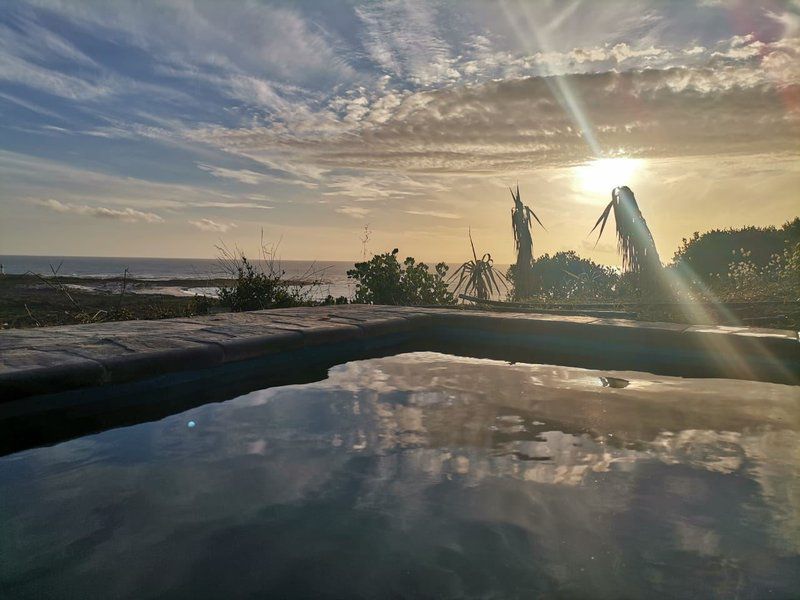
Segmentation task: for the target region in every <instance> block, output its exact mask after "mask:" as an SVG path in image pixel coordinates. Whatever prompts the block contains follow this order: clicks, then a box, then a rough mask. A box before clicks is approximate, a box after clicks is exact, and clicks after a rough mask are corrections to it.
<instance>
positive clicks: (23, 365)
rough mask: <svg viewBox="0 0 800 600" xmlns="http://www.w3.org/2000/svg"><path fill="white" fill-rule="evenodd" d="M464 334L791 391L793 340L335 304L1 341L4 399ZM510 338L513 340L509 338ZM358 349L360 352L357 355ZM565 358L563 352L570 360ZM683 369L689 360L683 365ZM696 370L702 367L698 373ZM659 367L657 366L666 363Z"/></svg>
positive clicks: (41, 332)
mask: <svg viewBox="0 0 800 600" xmlns="http://www.w3.org/2000/svg"><path fill="white" fill-rule="evenodd" d="M452 334H457V337H458V336H460V337H459V338H458V339H461V340H464V343H473V344H474V343H481V340H483V341H486V342H487V343H492V344H494V345H495V346H497V347H500V348H502V347H503V344H504V343H506V342H505V341H504V340H507V343H508V344H509V349H512V345H513V347H514V348H517V349H520V348H523V347H524V348H530V349H534V350H535V351H536V353H537V356H539V357H541V356H543V355H544V356H547V353H548V352H550V351H552V356H553V357H563V356H565V355H566V354H570V355H575V356H579V357H581V356H582V357H586V358H587V360H588V359H590V358H591V357H592V356H600V355H603V354H607V353H613V352H617V353H621V354H622V355H625V356H634V357H635V354H636V353H637V352H638V353H641V354H643V355H648V356H650V357H651V358H652V359H653V360H654V361H656V362H657V361H661V362H662V363H663V362H664V361H670V360H671V361H672V362H673V363H674V365H673V367H674V368H682V367H681V365H685V366H686V368H689V367H693V368H694V369H695V370H702V368H703V365H705V364H707V365H708V366H709V367H710V368H711V369H712V370H713V369H716V371H714V373H718V374H722V375H726V376H736V377H743V378H756V379H757V378H768V379H777V380H786V381H794V378H796V377H797V375H798V370H799V369H800V342H798V337H797V332H793V331H779V330H772V329H755V328H748V327H726V326H722V327H718V326H687V325H681V324H675V323H648V322H638V321H628V320H623V319H597V318H596V317H582V316H559V315H550V314H537V313H511V312H503V313H497V312H491V311H485V310H466V309H460V308H432V307H400V306H368V305H333V306H322V307H300V308H290V309H276V310H264V311H254V312H247V313H229V314H216V315H209V316H202V317H191V318H181V319H168V320H162V321H123V322H115V323H97V324H89V325H70V326H64V327H52V328H44V329H30V330H7V331H2V332H0V400H6V399H8V398H13V397H19V396H25V395H34V394H41V393H44V392H48V391H61V390H67V389H73V388H76V387H85V386H94V385H98V384H102V383H118V382H122V381H133V380H137V379H143V378H149V377H153V376H155V375H158V374H163V373H169V372H177V371H182V370H197V369H203V368H208V367H213V366H215V365H218V364H222V363H230V362H237V361H244V360H248V359H255V358H259V357H262V356H271V355H277V354H280V353H282V352H289V351H294V350H298V349H301V348H314V347H334V346H335V345H336V344H357V345H360V346H361V347H362V348H364V349H367V348H375V347H378V346H382V347H384V346H385V345H386V344H387V343H389V344H391V343H396V342H392V341H391V340H393V339H395V340H396V339H397V336H401V337H404V338H405V339H411V340H417V342H418V343H420V344H422V343H423V342H425V341H426V340H427V341H431V340H433V339H435V338H436V337H437V336H443V335H444V336H445V337H446V336H447V335H452ZM503 336H507V337H506V338H504V337H503ZM350 347H351V348H352V346H350ZM565 353H566V354H565ZM681 361H683V362H681ZM690 363H695V364H694V365H692V364H690ZM659 364H660V363H659Z"/></svg>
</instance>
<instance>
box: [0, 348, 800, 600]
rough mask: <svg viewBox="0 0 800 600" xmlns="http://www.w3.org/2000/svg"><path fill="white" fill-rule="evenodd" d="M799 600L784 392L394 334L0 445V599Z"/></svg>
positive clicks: (798, 519)
mask: <svg viewBox="0 0 800 600" xmlns="http://www.w3.org/2000/svg"><path fill="white" fill-rule="evenodd" d="M601 377H602V378H605V379H601ZM609 377H611V378H612V379H610V380H609V379H608V378H609ZM609 381H610V382H611V383H612V384H613V385H609ZM627 382H629V383H627ZM604 384H605V385H604ZM798 595H800V394H799V393H798V388H796V387H788V386H781V385H775V384H764V383H750V382H742V381H728V380H691V379H678V378H670V377H656V376H652V375H646V374H643V373H633V372H598V371H590V370H585V369H576V368H566V367H555V366H546V365H529V364H514V365H509V364H508V363H503V362H497V361H488V360H477V359H468V358H458V357H452V356H446V355H442V354H434V353H413V354H405V355H399V356H395V357H390V358H382V359H374V360H366V361H359V362H353V363H348V364H345V365H342V366H339V367H335V368H334V369H332V370H331V372H330V376H329V378H328V379H327V380H325V381H323V382H320V383H315V384H308V385H299V386H288V387H281V388H273V389H267V390H262V391H257V392H253V393H251V394H247V395H245V396H241V397H239V398H235V399H232V400H230V401H228V402H224V403H221V404H212V405H207V406H203V407H201V408H197V409H194V410H191V411H188V412H185V413H182V414H179V415H175V416H172V417H169V418H166V419H164V420H162V421H159V422H156V423H148V424H143V425H138V426H134V427H127V428H124V429H117V430H113V431H108V432H105V433H102V434H98V435H93V436H88V437H85V438H81V439H78V440H74V441H71V442H67V443H63V444H59V445H57V446H54V447H51V448H42V449H37V450H31V451H27V452H23V453H20V454H16V455H13V456H8V457H5V458H2V459H0V597H3V598H81V599H84V598H137V599H140V598H207V597H216V598H271V597H328V598H356V597H361V598H372V597H376V598H381V597H437V598H438V597H473V598H536V597H545V598H549V597H568V598H636V597H650V598H659V597H669V598H690V597H696V598H790V597H798Z"/></svg>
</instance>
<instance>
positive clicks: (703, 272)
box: [672, 218, 800, 282]
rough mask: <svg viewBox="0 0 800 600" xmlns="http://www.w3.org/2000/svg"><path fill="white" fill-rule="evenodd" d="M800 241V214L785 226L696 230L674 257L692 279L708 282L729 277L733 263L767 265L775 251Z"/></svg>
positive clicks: (784, 249)
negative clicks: (715, 278)
mask: <svg viewBox="0 0 800 600" xmlns="http://www.w3.org/2000/svg"><path fill="white" fill-rule="evenodd" d="M798 243H800V218H795V219H794V220H793V221H789V222H788V223H785V224H784V225H783V227H780V228H776V227H742V228H740V229H725V230H721V229H714V230H712V231H707V232H705V233H703V234H700V233H698V232H695V233H694V235H693V236H692V237H691V238H690V239H686V238H684V239H683V243H682V244H681V246H680V248H678V250H677V252H675V256H674V257H673V259H672V262H673V265H674V266H675V268H676V269H677V271H678V272H679V273H680V274H681V276H682V277H683V278H684V279H686V280H689V281H693V280H699V281H700V282H708V281H709V280H710V276H716V277H722V278H726V277H727V276H728V275H729V273H730V265H731V263H736V262H743V261H744V262H748V263H752V264H753V265H754V266H755V267H757V268H764V267H766V266H767V265H768V264H769V263H770V261H772V260H773V257H774V256H775V255H781V254H783V253H784V251H787V250H788V251H790V252H791V250H792V248H794V246H795V245H796V244H798Z"/></svg>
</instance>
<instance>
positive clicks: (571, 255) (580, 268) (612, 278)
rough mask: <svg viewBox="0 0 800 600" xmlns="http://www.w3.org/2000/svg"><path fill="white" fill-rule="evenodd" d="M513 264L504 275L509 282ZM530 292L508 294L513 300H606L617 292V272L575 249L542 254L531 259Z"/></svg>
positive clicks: (511, 276)
mask: <svg viewBox="0 0 800 600" xmlns="http://www.w3.org/2000/svg"><path fill="white" fill-rule="evenodd" d="M516 269H517V267H516V265H511V267H509V269H508V274H507V278H508V279H509V281H511V282H512V283H513V282H514V280H515V277H516ZM530 279H531V282H532V288H531V289H532V292H533V295H532V296H529V297H526V298H522V297H520V296H519V294H518V293H517V291H516V288H514V289H512V291H511V293H510V294H509V295H510V296H511V297H513V298H515V299H520V300H521V299H525V300H537V301H540V302H548V301H559V302H564V301H572V302H597V301H605V300H609V299H611V298H612V297H614V296H615V295H616V292H617V286H618V284H619V280H620V275H619V273H617V271H615V270H614V269H612V268H611V267H606V266H603V265H599V264H597V263H595V262H594V261H591V260H589V259H587V258H581V257H580V256H578V254H576V253H575V252H574V251H572V250H570V251H569V252H557V253H556V254H554V255H553V256H550V255H549V254H545V255H543V256H540V257H539V258H537V259H535V260H534V261H533V266H532V268H531V278H530Z"/></svg>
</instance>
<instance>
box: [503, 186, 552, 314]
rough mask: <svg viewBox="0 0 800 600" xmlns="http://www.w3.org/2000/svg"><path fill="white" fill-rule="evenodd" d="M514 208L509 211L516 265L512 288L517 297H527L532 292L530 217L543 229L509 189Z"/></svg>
mask: <svg viewBox="0 0 800 600" xmlns="http://www.w3.org/2000/svg"><path fill="white" fill-rule="evenodd" d="M509 190H510V191H511V198H512V199H513V200H514V208H512V209H511V228H512V229H513V230H514V246H515V247H516V250H517V264H516V266H515V268H514V288H515V293H516V295H517V297H521V298H524V297H529V296H530V295H531V294H532V292H533V284H534V281H533V235H532V234H531V217H533V218H534V219H536V222H537V223H539V225H541V227H542V229H545V227H544V225H542V222H541V221H540V220H539V217H537V216H536V213H534V212H533V211H532V210H531V209H530V208H529V207H528V206H525V205H524V204H523V203H522V200H521V199H520V197H519V185H517V191H516V193H514V190H512V189H511V188H509Z"/></svg>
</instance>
